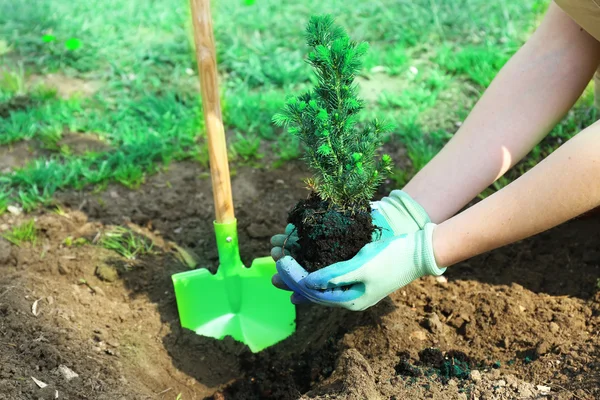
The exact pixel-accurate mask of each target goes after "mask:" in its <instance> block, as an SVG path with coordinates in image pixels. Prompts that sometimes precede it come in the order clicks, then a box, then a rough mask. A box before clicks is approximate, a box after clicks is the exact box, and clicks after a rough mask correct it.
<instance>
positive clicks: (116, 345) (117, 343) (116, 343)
mask: <svg viewBox="0 0 600 400" xmlns="http://www.w3.org/2000/svg"><path fill="white" fill-rule="evenodd" d="M106 344H107V345H109V346H111V347H114V348H115V349H116V348H117V347H119V346H120V345H121V344H120V343H119V342H117V341H116V340H107V341H106Z"/></svg>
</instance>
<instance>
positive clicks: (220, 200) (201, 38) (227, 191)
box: [190, 0, 235, 223]
mask: <svg viewBox="0 0 600 400" xmlns="http://www.w3.org/2000/svg"><path fill="white" fill-rule="evenodd" d="M190 5H191V10H192V20H193V25H194V41H195V43H196V61H197V62H198V75H199V77H200V88H201V92H202V110H203V113H204V122H205V125H206V135H207V137H208V154H209V157H210V174H211V178H212V188H213V197H214V201H215V214H216V221H217V222H218V223H227V222H233V221H234V220H235V215H234V212H233V199H232V196H231V180H230V177H229V164H228V162H227V145H226V142H225V130H224V128H223V116H222V113H221V103H220V100H219V89H218V88H219V86H218V81H217V56H216V51H215V39H214V36H213V27H212V18H211V14H210V1H209V0H190Z"/></svg>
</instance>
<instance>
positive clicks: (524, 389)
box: [517, 382, 535, 399]
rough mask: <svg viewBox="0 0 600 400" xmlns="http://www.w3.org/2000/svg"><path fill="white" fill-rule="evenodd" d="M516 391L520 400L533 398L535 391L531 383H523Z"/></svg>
mask: <svg viewBox="0 0 600 400" xmlns="http://www.w3.org/2000/svg"><path fill="white" fill-rule="evenodd" d="M517 390H518V392H519V397H520V398H521V399H531V398H533V397H534V396H535V390H534V387H533V385H532V384H531V383H526V382H523V383H521V384H520V385H519V387H518V389H517Z"/></svg>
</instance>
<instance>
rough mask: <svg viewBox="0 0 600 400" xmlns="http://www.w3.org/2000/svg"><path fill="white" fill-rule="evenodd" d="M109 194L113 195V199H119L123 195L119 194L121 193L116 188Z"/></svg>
mask: <svg viewBox="0 0 600 400" xmlns="http://www.w3.org/2000/svg"><path fill="white" fill-rule="evenodd" d="M109 195H110V197H111V198H113V199H118V198H119V197H121V196H119V193H117V191H116V190H111V191H110V192H109Z"/></svg>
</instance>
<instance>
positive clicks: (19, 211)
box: [6, 206, 23, 215]
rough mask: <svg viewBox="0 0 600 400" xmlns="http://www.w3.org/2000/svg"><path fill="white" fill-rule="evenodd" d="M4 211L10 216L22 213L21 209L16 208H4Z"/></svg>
mask: <svg viewBox="0 0 600 400" xmlns="http://www.w3.org/2000/svg"><path fill="white" fill-rule="evenodd" d="M6 210H7V211H8V212H9V213H11V214H12V215H21V213H22V212H23V209H22V208H20V207H17V206H8V207H6Z"/></svg>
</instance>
